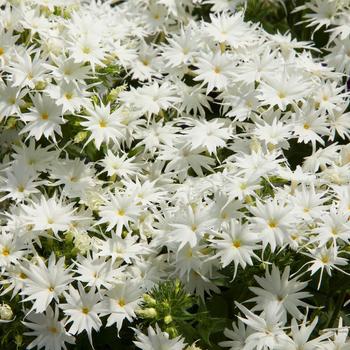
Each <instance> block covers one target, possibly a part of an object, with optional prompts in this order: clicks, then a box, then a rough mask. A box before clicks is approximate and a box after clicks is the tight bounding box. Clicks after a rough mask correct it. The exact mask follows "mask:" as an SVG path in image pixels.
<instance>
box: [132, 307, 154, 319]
mask: <svg viewBox="0 0 350 350" xmlns="http://www.w3.org/2000/svg"><path fill="white" fill-rule="evenodd" d="M137 314H138V315H139V316H141V317H143V318H156V317H157V316H158V313H157V310H156V309H155V308H153V307H149V308H146V309H141V310H138V311H137Z"/></svg>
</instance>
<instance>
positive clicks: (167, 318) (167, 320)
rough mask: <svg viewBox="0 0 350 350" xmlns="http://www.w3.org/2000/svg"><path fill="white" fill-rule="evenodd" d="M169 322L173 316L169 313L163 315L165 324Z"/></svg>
mask: <svg viewBox="0 0 350 350" xmlns="http://www.w3.org/2000/svg"><path fill="white" fill-rule="evenodd" d="M171 322H173V318H172V317H171V315H167V316H165V317H164V323H165V324H169V323H171Z"/></svg>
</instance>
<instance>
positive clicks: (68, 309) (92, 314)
mask: <svg viewBox="0 0 350 350" xmlns="http://www.w3.org/2000/svg"><path fill="white" fill-rule="evenodd" d="M64 296H65V298H66V300H67V303H65V304H61V305H60V308H61V309H63V312H64V314H65V315H67V316H68V320H67V322H66V324H69V323H72V324H71V326H70V328H69V333H70V334H73V335H74V334H80V333H82V332H83V331H84V330H85V331H86V333H87V335H88V337H89V341H90V344H91V346H92V330H95V331H98V330H99V329H100V327H101V326H102V322H101V320H100V318H99V316H98V314H99V313H100V312H101V311H102V308H101V297H100V295H99V294H95V290H94V288H91V289H90V291H89V292H88V293H86V292H85V290H84V288H83V286H82V284H81V283H80V282H79V283H78V290H76V289H75V288H74V287H73V286H72V285H71V284H70V285H69V294H68V293H67V292H65V293H64Z"/></svg>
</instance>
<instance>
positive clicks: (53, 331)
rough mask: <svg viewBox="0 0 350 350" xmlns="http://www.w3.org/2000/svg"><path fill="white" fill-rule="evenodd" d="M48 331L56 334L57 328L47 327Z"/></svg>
mask: <svg viewBox="0 0 350 350" xmlns="http://www.w3.org/2000/svg"><path fill="white" fill-rule="evenodd" d="M49 332H50V333H53V334H57V333H58V329H57V328H56V327H49Z"/></svg>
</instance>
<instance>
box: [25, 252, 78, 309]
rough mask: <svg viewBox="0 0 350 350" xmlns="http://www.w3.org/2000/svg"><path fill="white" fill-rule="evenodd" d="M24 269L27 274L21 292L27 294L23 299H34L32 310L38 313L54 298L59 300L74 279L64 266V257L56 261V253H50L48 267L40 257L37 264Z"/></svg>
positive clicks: (31, 264)
mask: <svg viewBox="0 0 350 350" xmlns="http://www.w3.org/2000/svg"><path fill="white" fill-rule="evenodd" d="M22 270H23V272H24V273H25V274H26V276H27V278H26V280H25V283H24V286H23V291H22V292H21V294H22V295H26V296H27V297H26V298H25V299H24V300H23V301H24V302H26V301H34V302H33V305H32V310H35V311H36V312H38V313H40V312H43V311H45V310H46V308H47V307H48V305H49V304H50V303H51V301H52V300H53V299H54V300H55V301H56V302H59V299H58V298H59V296H60V295H61V294H62V293H63V292H64V291H65V290H66V289H67V288H68V285H69V283H70V282H71V281H72V276H71V274H70V271H69V270H68V269H66V268H65V267H64V257H63V258H61V259H59V260H58V261H57V262H56V257H55V254H54V253H52V254H51V255H50V258H49V261H48V266H47V267H46V265H45V263H44V261H43V260H42V259H41V258H38V259H37V265H34V264H33V263H30V264H29V266H28V268H25V267H23V268H22Z"/></svg>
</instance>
